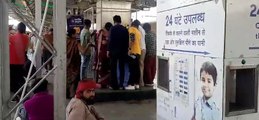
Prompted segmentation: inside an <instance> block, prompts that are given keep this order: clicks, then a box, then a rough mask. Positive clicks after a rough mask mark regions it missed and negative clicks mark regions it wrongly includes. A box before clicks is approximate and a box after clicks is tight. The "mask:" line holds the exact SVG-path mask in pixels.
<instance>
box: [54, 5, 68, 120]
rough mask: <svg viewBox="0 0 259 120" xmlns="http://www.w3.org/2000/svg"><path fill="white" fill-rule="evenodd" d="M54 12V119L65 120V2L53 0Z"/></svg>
mask: <svg viewBox="0 0 259 120" xmlns="http://www.w3.org/2000/svg"><path fill="white" fill-rule="evenodd" d="M53 6H54V8H53V12H54V16H53V17H54V19H53V25H54V28H53V29H54V48H56V51H57V56H56V57H55V59H54V63H55V65H57V66H58V68H57V69H56V71H55V76H54V111H55V113H54V119H55V120H65V117H66V110H65V109H66V2H64V1H61V0H53Z"/></svg>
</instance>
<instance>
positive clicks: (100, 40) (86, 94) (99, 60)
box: [9, 15, 156, 120]
mask: <svg viewBox="0 0 259 120" xmlns="http://www.w3.org/2000/svg"><path fill="white" fill-rule="evenodd" d="M113 22H114V25H113V24H112V23H110V22H107V23H106V24H105V26H104V27H103V28H102V29H101V30H99V31H93V32H90V28H91V24H92V23H91V21H90V20H88V19H85V20H84V28H83V30H82V31H81V33H80V35H79V34H78V33H77V32H76V30H75V29H68V30H67V40H66V43H67V46H66V54H67V74H66V78H67V81H66V84H67V85H66V86H67V88H66V93H67V94H66V97H67V98H73V99H72V100H71V101H70V103H69V105H68V106H67V119H68V120H73V119H78V120H103V118H102V117H101V116H100V115H99V114H98V113H97V112H96V111H95V109H94V107H92V106H91V105H92V100H93V97H94V95H95V93H94V89H96V88H100V87H102V88H111V89H113V90H119V89H122V90H137V89H140V88H141V87H143V86H151V87H152V86H153V80H154V77H155V74H156V36H155V34H154V33H153V32H151V25H150V24H149V23H145V24H143V25H141V23H140V21H138V20H134V21H132V23H131V25H130V27H129V28H126V27H125V26H123V25H122V24H121V23H122V21H121V17H120V16H119V15H115V16H114V17H113ZM77 36H80V40H78V39H77ZM42 37H43V39H44V40H45V41H46V42H47V43H48V44H50V45H52V46H53V29H49V30H48V31H46V32H44V34H43V35H42ZM9 43H10V44H9V47H10V78H11V82H10V83H11V86H10V88H11V92H12V93H15V92H16V91H17V90H18V89H19V88H20V87H21V86H22V85H23V84H24V83H25V79H24V77H26V76H27V74H28V70H29V65H30V63H31V61H30V60H29V58H28V56H27V54H28V53H33V52H34V51H35V43H36V42H35V37H34V35H31V34H26V26H25V24H24V23H19V24H18V27H17V31H15V30H14V29H12V27H9ZM41 48H42V49H41V50H42V63H45V62H47V61H48V60H49V59H50V57H51V56H52V54H51V52H50V51H48V50H47V48H46V47H44V46H42V47H41ZM52 68H53V63H52V60H50V61H49V62H48V63H47V64H46V65H45V70H46V72H48V71H49V70H51V69H52ZM35 71H36V69H35V66H34V69H33V72H35ZM38 82H39V79H36V80H35V81H34V85H35V84H37V83H38ZM96 83H98V84H96ZM47 84H48V82H47V80H44V82H43V83H42V84H41V85H40V87H39V88H38V89H36V90H35V91H34V95H33V96H32V97H31V98H30V99H29V100H27V101H26V102H25V103H24V109H25V111H26V114H28V116H27V117H28V119H29V120H34V119H38V118H41V117H43V116H44V117H45V118H46V120H47V119H48V120H52V119H51V118H52V117H53V114H50V113H51V112H52V111H53V110H52V109H53V107H46V106H44V105H45V104H47V103H46V101H47V102H48V103H52V104H53V96H52V95H50V94H48V92H47ZM18 98H19V97H17V98H16V99H15V100H16V101H18ZM43 99H45V100H43ZM39 103H40V104H41V105H42V110H43V109H44V111H45V110H48V111H50V112H48V113H47V112H46V113H41V112H37V110H38V109H37V108H36V107H35V108H34V107H32V106H38V104H39ZM83 109H84V112H83V113H82V110H83ZM42 110H40V111H42ZM51 110H52V111H51ZM35 111H36V112H35ZM52 113H53V112H52ZM89 113H90V114H89ZM46 114H48V115H46ZM86 118H87V119H86ZM88 118H89V119H88Z"/></svg>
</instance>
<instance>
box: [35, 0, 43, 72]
mask: <svg viewBox="0 0 259 120" xmlns="http://www.w3.org/2000/svg"><path fill="white" fill-rule="evenodd" d="M41 12H42V9H41V0H35V25H36V28H37V29H40V26H41V18H42V17H41V16H42V15H41ZM36 40H37V41H39V39H36ZM35 43H36V42H35ZM41 54H42V51H41V47H39V48H38V53H37V55H36V58H35V61H36V69H37V70H38V69H39V68H40V66H41ZM41 73H42V72H41V70H40V71H39V72H38V73H37V75H36V76H37V77H40V76H41Z"/></svg>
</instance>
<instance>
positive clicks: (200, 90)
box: [157, 0, 259, 120]
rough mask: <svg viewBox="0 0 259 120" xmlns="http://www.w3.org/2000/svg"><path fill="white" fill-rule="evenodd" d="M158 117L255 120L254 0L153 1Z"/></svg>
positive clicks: (258, 116)
mask: <svg viewBox="0 0 259 120" xmlns="http://www.w3.org/2000/svg"><path fill="white" fill-rule="evenodd" d="M157 55H158V76H157V78H158V81H157V85H158V88H157V120H259V113H258V102H259V99H258V70H259V69H258V65H259V0H157Z"/></svg>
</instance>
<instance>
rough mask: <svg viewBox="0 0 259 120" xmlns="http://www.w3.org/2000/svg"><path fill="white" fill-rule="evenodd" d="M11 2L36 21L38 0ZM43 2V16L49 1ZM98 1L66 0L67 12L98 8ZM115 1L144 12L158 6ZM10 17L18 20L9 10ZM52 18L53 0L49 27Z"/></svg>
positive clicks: (149, 1) (146, 0) (151, 1)
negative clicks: (36, 3)
mask: <svg viewBox="0 0 259 120" xmlns="http://www.w3.org/2000/svg"><path fill="white" fill-rule="evenodd" d="M10 1H12V3H13V4H15V5H16V6H17V7H18V8H19V9H20V10H21V11H22V13H23V15H24V16H26V17H27V18H29V19H30V20H32V21H34V16H35V1H38V0H10ZM41 1H42V3H41V6H42V15H43V13H44V9H45V6H46V1H47V0H41ZM64 1H65V0H64ZM97 1H100V0H66V3H67V10H73V9H80V10H85V9H88V8H90V7H96V3H97ZM103 1H105V0H103ZM106 1H112V0H106ZM113 1H126V2H132V9H135V10H142V9H144V8H150V7H155V6H156V0H113ZM9 15H10V16H11V17H13V18H17V17H16V16H15V14H14V13H13V12H12V11H11V10H9ZM52 16H53V0H50V3H49V5H48V11H47V16H46V24H47V25H48V24H51V23H52V22H51V21H52Z"/></svg>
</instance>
